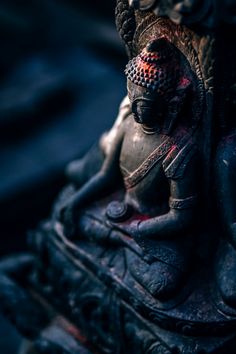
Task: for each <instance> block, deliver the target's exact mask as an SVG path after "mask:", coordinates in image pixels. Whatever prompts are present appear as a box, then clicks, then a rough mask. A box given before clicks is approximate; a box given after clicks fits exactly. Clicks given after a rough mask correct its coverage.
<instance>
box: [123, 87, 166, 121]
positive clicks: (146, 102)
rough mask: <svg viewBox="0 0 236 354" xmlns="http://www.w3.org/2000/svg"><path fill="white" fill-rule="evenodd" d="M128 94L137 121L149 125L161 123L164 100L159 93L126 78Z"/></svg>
mask: <svg viewBox="0 0 236 354" xmlns="http://www.w3.org/2000/svg"><path fill="white" fill-rule="evenodd" d="M128 96H129V99H130V103H131V109H132V112H133V115H134V119H135V121H136V122H137V123H139V124H143V125H147V126H149V127H153V126H158V125H161V124H162V123H163V116H164V102H163V100H162V99H161V97H159V95H157V94H156V93H153V92H151V91H149V90H148V89H146V88H144V87H141V86H138V85H135V84H134V83H132V82H131V81H130V80H128Z"/></svg>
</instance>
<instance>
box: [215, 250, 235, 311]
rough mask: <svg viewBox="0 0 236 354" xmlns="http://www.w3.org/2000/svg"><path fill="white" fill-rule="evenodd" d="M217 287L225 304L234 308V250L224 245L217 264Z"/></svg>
mask: <svg viewBox="0 0 236 354" xmlns="http://www.w3.org/2000/svg"><path fill="white" fill-rule="evenodd" d="M216 276H217V285H218V288H219V290H220V293H221V296H222V298H223V300H224V301H225V303H227V304H228V305H229V306H231V307H236V250H235V248H234V247H233V246H232V245H231V244H229V243H225V244H224V245H223V246H222V248H221V253H220V256H219V260H218V264H217V271H216Z"/></svg>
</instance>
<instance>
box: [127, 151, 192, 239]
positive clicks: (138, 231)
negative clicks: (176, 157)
mask: <svg viewBox="0 0 236 354" xmlns="http://www.w3.org/2000/svg"><path fill="white" fill-rule="evenodd" d="M196 163H197V159H196V156H192V159H191V161H189V162H188V164H187V167H186V168H185V171H184V173H183V175H182V176H180V177H177V178H170V179H169V185H170V197H169V210H168V212H167V213H165V214H162V215H159V216H156V217H153V218H150V219H147V220H144V221H140V220H135V221H133V222H132V223H131V224H130V225H129V226H125V227H124V228H123V231H125V232H127V233H128V234H130V235H132V236H133V237H134V238H135V237H136V236H137V237H144V238H146V237H149V238H157V239H160V238H166V237H175V236H176V237H177V236H178V235H181V234H183V233H184V232H186V231H187V230H188V229H190V227H191V226H192V224H193V221H194V215H195V210H196V203H197V177H196Z"/></svg>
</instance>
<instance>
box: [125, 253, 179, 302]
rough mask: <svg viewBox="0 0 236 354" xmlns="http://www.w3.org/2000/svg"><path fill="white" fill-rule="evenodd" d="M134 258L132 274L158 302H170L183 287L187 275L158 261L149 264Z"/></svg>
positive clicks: (130, 267)
mask: <svg viewBox="0 0 236 354" xmlns="http://www.w3.org/2000/svg"><path fill="white" fill-rule="evenodd" d="M132 258H133V259H132V261H131V262H130V266H129V269H130V273H131V274H132V276H133V277H134V278H135V280H136V281H138V283H139V284H141V285H142V286H143V287H144V288H145V289H146V290H147V291H148V292H149V293H150V294H152V295H153V296H154V297H155V298H157V299H158V300H161V301H162V300H163V301H166V300H169V299H170V298H171V297H173V296H175V295H176V293H177V291H178V290H179V289H180V287H181V285H183V282H184V278H185V274H184V273H183V271H181V270H179V269H178V268H175V267H173V266H172V265H170V264H166V263H164V262H162V261H158V260H156V261H154V262H153V263H151V264H148V263H146V262H145V261H144V260H142V259H141V258H139V257H137V256H133V257H132Z"/></svg>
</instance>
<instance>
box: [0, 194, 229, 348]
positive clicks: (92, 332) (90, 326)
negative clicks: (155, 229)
mask: <svg viewBox="0 0 236 354" xmlns="http://www.w3.org/2000/svg"><path fill="white" fill-rule="evenodd" d="M106 202H107V200H106ZM104 205H105V203H104V204H102V206H101V208H100V206H99V205H95V206H94V208H90V209H88V210H87V211H86V215H87V216H86V218H88V219H87V220H86V221H84V223H87V221H88V220H89V219H90V220H89V225H90V227H91V229H90V231H91V230H92V229H93V228H94V230H96V231H95V232H98V233H99V232H102V231H104V230H102V228H103V224H102V223H100V220H99V213H100V212H101V213H103V212H104ZM94 215H96V218H95V217H94ZM104 236H105V234H104ZM118 237H119V236H118V235H116V236H115V237H114V238H113V240H112V239H111V244H110V245H109V244H108V243H107V241H106V247H104V246H103V245H102V244H101V245H100V246H99V245H98V244H95V243H94V240H91V241H88V240H84V239H81V240H70V239H68V238H67V237H66V236H65V235H64V233H63V227H62V225H61V224H57V225H55V227H53V226H52V224H51V223H50V222H48V223H44V224H42V225H41V228H40V229H39V230H38V231H37V232H36V233H32V234H31V237H30V240H31V248H32V249H34V252H35V255H36V257H35V258H33V257H32V259H31V258H30V257H28V258H27V257H25V258H22V259H21V260H19V263H18V265H17V269H15V272H16V274H17V273H19V270H20V268H21V270H23V267H24V268H26V267H28V268H29V271H28V273H27V277H26V278H24V279H20V278H19V274H18V275H17V277H16V278H17V280H18V281H19V279H20V281H21V283H20V284H19V286H21V287H22V285H23V286H24V287H25V290H24V291H23V290H21V291H20V292H19V291H17V286H16V285H13V283H12V284H11V283H10V281H9V284H8V289H7V287H6V281H5V282H4V281H3V280H2V279H1V283H2V285H4V287H5V294H1V300H2V301H3V302H5V306H6V303H7V302H9V301H10V300H11V299H10V298H9V294H11V293H12V292H13V287H15V288H14V294H15V295H14V296H15V297H14V301H15V302H16V304H17V306H22V305H23V308H22V311H24V313H23V314H22V313H19V312H20V310H19V308H18V310H17V311H18V313H19V314H18V318H17V319H16V325H17V326H18V327H19V328H20V330H21V331H22V332H23V334H24V335H25V336H27V337H29V338H30V339H33V340H34V348H36V349H34V350H36V351H33V353H34V352H36V353H73V354H77V353H87V352H88V353H90V352H91V353H96V352H99V353H140V354H142V353H158V354H159V353H233V352H234V348H235V345H236V333H235V326H236V311H234V310H233V309H232V308H230V307H229V306H228V305H227V304H225V302H224V301H223V299H222V296H221V295H220V293H219V292H218V291H217V287H216V284H215V281H214V280H212V282H210V283H209V279H214V272H213V269H210V268H209V269H208V271H207V272H206V267H205V266H204V267H201V266H199V263H200V262H199V261H198V260H197V259H195V266H194V270H192V274H191V277H189V278H188V280H187V281H186V278H185V277H184V276H183V277H181V287H180V288H178V292H177V295H176V296H172V297H171V298H169V299H168V298H166V299H165V300H158V299H157V298H156V296H155V293H154V294H152V291H151V289H152V286H150V283H145V282H143V281H142V282H141V281H140V280H141V279H142V277H141V276H140V275H139V274H138V272H140V273H141V274H143V275H144V276H145V273H146V274H149V277H151V276H153V282H154V280H155V279H156V276H157V274H153V272H152V270H153V269H154V270H156V269H158V271H159V270H160V269H161V270H162V269H164V271H165V276H166V277H167V278H165V279H168V280H170V281H171V279H172V277H173V278H175V276H176V273H177V272H175V271H174V272H173V269H172V266H173V267H174V265H173V264H174V263H175V261H176V258H175V255H174V254H173V251H172V250H171V251H170V252H168V251H167V252H166V254H164V252H165V251H166V245H163V247H162V246H161V247H160V253H163V256H162V257H161V258H162V259H161V261H157V260H154V261H153V260H150V259H143V257H142V255H141V254H140V252H141V249H139V247H137V246H136V245H133V244H132V240H131V239H129V238H128V237H126V238H125V236H124V235H123V236H122V235H120V240H118ZM123 237H124V238H123ZM164 257H165V261H166V262H167V264H169V265H168V266H167V267H164V266H163V267H162V266H161V265H160V264H162V263H164ZM32 262H33V264H32ZM29 264H30V265H31V267H29ZM170 264H172V265H171V266H170ZM175 264H176V263H175ZM152 267H153V268H152ZM169 269H170V270H169ZM168 270H169V273H168V274H167V271H168ZM5 272H6V273H8V274H9V275H10V276H12V277H13V279H14V277H15V276H16V274H13V273H14V272H13V269H10V268H9V270H7V269H5ZM24 274H26V272H24ZM157 279H158V276H157ZM147 284H148V285H147ZM178 285H179V284H178ZM156 286H157V285H156V284H154V285H153V288H155V287H156ZM6 289H7V290H8V291H7V290H6ZM19 289H20V288H19ZM167 289H168V290H169V287H167ZM7 297H8V298H7ZM35 309H36V310H37V311H36V313H35ZM15 311H16V309H15ZM27 313H28V318H27V321H26V314H27ZM8 315H9V314H8ZM13 316H14V317H16V313H14V314H13ZM21 319H24V328H22V323H20V320H21ZM36 334H37V335H36ZM35 338H36V339H37V340H35ZM35 341H36V344H35ZM54 341H55V343H56V344H54V346H55V348H54V346H53V345H52V343H54ZM81 341H82V344H83V346H84V349H83V350H84V351H82V349H81V348H82V347H81ZM48 342H49V343H48ZM31 346H32V344H31ZM45 348H46V349H45ZM47 348H49V349H47ZM63 348H64V349H63ZM68 348H69V349H68ZM59 349H60V350H61V351H60V350H59ZM56 350H58V351H56ZM63 350H64V351H63ZM66 350H68V351H66ZM25 353H31V351H28V350H27V351H25Z"/></svg>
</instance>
